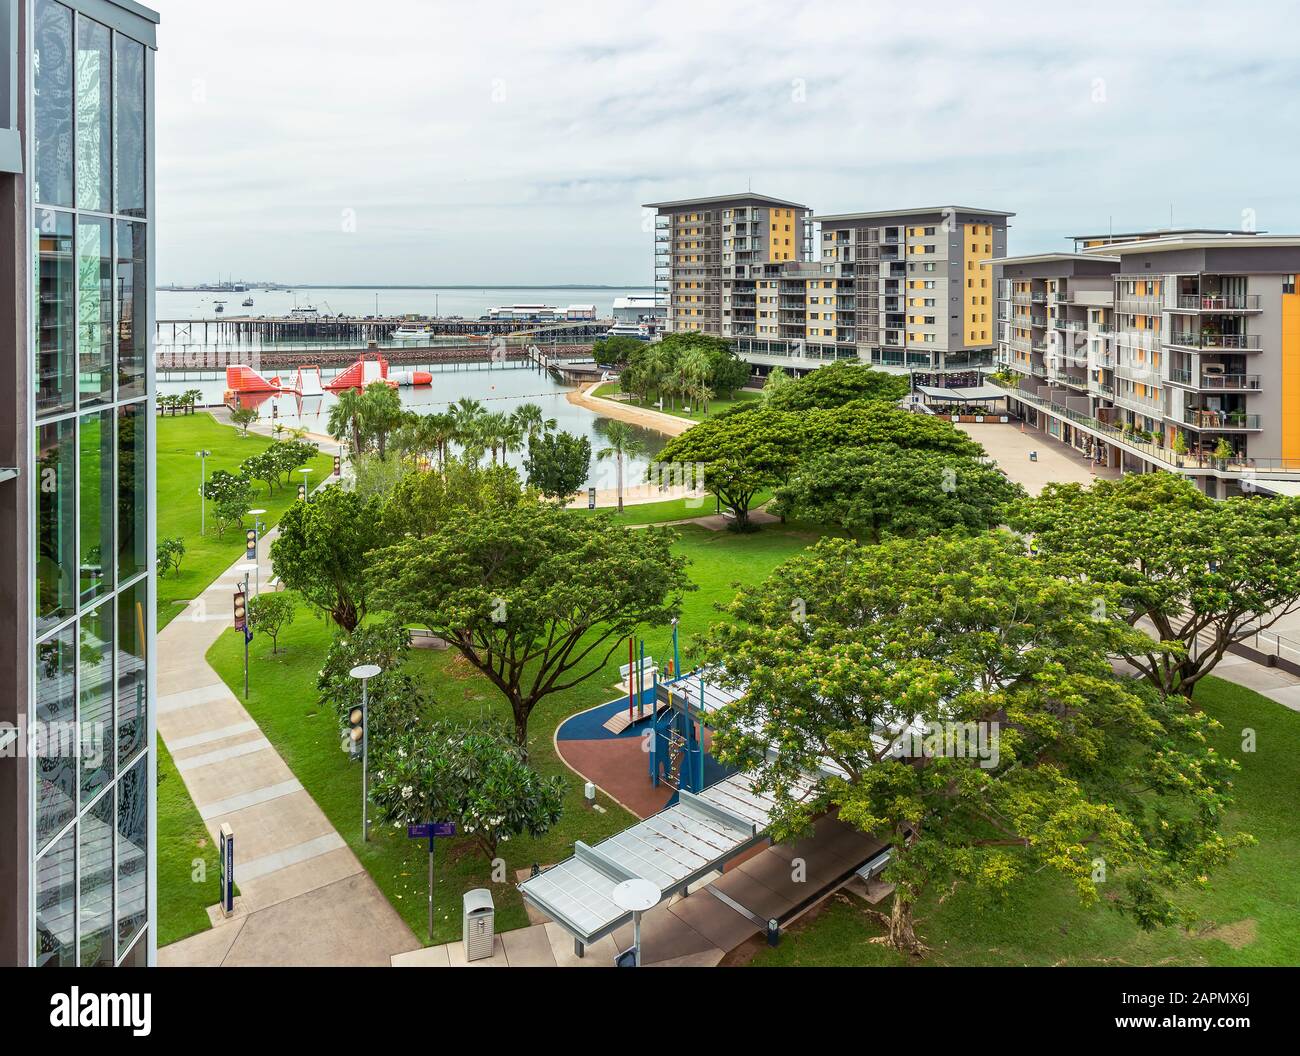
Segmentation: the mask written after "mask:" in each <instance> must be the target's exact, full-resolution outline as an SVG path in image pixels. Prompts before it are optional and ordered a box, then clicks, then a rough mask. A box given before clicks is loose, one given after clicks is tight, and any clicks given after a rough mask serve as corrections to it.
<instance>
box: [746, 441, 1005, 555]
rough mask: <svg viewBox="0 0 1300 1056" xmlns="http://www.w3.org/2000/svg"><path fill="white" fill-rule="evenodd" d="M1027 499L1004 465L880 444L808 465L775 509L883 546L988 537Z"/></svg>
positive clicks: (779, 492)
mask: <svg viewBox="0 0 1300 1056" xmlns="http://www.w3.org/2000/svg"><path fill="white" fill-rule="evenodd" d="M1024 494H1025V493H1024V489H1022V488H1021V487H1020V486H1019V485H1017V484H1013V483H1011V481H1009V480H1007V478H1006V475H1005V474H1004V473H1003V472H1002V471H1001V470H1000V469H998V468H997V467H996V466H990V465H985V464H984V463H983V462H980V461H979V460H978V459H975V458H971V457H970V456H968V455H953V454H940V453H938V452H935V451H927V450H924V449H920V450H907V449H905V448H898V447H894V446H893V445H892V444H874V445H872V446H870V447H850V448H844V449H842V450H840V451H835V452H831V453H829V454H823V455H816V456H814V457H812V458H811V459H809V460H808V461H807V462H805V463H802V464H801V465H800V466H799V469H798V470H797V471H796V472H795V473H794V475H793V476H792V477H791V478H790V480H789V482H788V483H787V484H785V485H783V486H782V487H780V488H778V489H777V492H776V500H775V501H774V502H773V504H772V507H771V508H772V512H774V513H779V514H781V515H782V516H789V517H797V518H801V519H804V520H810V521H815V522H817V523H818V524H831V525H835V526H836V527H838V528H842V529H843V530H844V531H846V532H848V533H850V534H851V535H853V536H854V537H855V538H859V539H865V540H867V541H869V542H873V543H878V542H880V541H881V540H882V539H883V538H886V537H891V536H903V537H907V536H918V535H934V534H936V533H938V532H943V531H947V530H949V529H957V530H960V531H963V532H982V531H986V530H987V529H989V528H993V527H996V526H997V525H998V524H1001V523H1002V518H1003V515H1004V511H1005V508H1006V506H1007V504H1008V503H1010V502H1011V501H1013V500H1015V499H1017V498H1023V497H1024Z"/></svg>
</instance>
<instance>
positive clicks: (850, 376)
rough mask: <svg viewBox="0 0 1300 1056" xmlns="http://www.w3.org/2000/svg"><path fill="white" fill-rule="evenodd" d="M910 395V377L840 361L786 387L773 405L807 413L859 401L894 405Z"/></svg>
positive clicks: (812, 372)
mask: <svg viewBox="0 0 1300 1056" xmlns="http://www.w3.org/2000/svg"><path fill="white" fill-rule="evenodd" d="M906 395H907V378H906V377H904V376H902V375H898V374H886V373H885V372H884V371H883V370H872V369H871V367H870V366H868V365H867V364H865V363H852V362H849V361H848V360H840V361H839V362H836V363H831V364H828V365H827V366H824V367H818V368H817V369H816V370H814V371H811V372H810V373H808V374H806V375H805V376H804V377H802V378H799V379H798V380H796V381H794V382H792V383H790V384H788V385H784V386H782V387H781V389H780V391H779V392H776V393H773V394H772V396H771V402H772V405H773V406H775V407H779V408H781V409H782V410H786V411H806V410H809V409H810V408H813V407H820V408H827V407H840V406H843V405H844V404H846V403H853V402H855V401H857V400H883V401H886V402H889V403H893V402H897V401H898V400H901V399H902V398H903V397H904V396H906Z"/></svg>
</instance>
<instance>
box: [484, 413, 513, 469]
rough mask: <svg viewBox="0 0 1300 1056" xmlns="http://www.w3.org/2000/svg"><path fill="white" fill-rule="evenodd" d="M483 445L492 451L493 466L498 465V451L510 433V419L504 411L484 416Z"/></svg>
mask: <svg viewBox="0 0 1300 1056" xmlns="http://www.w3.org/2000/svg"><path fill="white" fill-rule="evenodd" d="M481 421H482V424H483V443H484V444H486V445H487V446H488V447H490V448H491V449H492V464H493V465H496V461H497V451H499V450H500V449H501V448H502V447H503V446H504V445H505V440H506V434H507V433H508V432H509V431H510V419H509V418H508V417H506V415H505V413H504V412H503V411H493V412H492V413H491V414H485V415H483V417H482V419H481Z"/></svg>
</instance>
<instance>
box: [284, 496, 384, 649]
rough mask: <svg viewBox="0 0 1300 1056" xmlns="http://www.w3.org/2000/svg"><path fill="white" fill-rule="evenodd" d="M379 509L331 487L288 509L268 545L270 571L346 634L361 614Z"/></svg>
mask: <svg viewBox="0 0 1300 1056" xmlns="http://www.w3.org/2000/svg"><path fill="white" fill-rule="evenodd" d="M382 509H383V508H382V506H381V505H380V503H379V502H378V501H377V500H375V499H366V498H363V497H362V496H360V495H359V494H357V493H356V492H352V491H346V490H344V489H343V488H341V487H338V486H337V485H332V486H330V487H328V488H326V489H324V491H321V492H319V493H317V494H316V496H315V497H314V498H313V499H312V500H311V501H310V502H296V503H294V504H293V505H292V506H290V507H289V509H288V510H286V511H285V513H284V516H283V517H281V518H280V534H279V536H278V537H277V538H276V539H275V541H274V542H272V543H271V567H272V568H273V569H274V570H275V574H276V575H277V576H278V577H279V578H280V581H281V582H282V583H283V584H284V585H285V586H286V587H288V588H289V589H290V590H296V591H297V592H298V593H299V594H300V595H302V597H303V598H305V599H306V600H307V601H308V602H310V603H311V604H313V605H316V606H318V607H319V608H321V609H323V610H324V611H325V612H327V613H329V616H330V618H331V619H332V620H333V621H334V622H335V623H337V624H338V625H339V626H340V627H342V628H343V629H344V630H345V631H351V630H353V629H354V628H355V627H356V626H357V624H358V623H360V622H361V620H362V619H364V618H365V615H366V610H367V589H368V585H367V583H366V580H365V578H364V575H363V573H364V572H365V570H366V565H367V558H366V555H367V553H368V552H369V551H371V550H373V549H374V548H375V547H376V546H378V545H379V544H380V542H381V541H382V540H383V535H382V532H381V529H380V515H381V513H382Z"/></svg>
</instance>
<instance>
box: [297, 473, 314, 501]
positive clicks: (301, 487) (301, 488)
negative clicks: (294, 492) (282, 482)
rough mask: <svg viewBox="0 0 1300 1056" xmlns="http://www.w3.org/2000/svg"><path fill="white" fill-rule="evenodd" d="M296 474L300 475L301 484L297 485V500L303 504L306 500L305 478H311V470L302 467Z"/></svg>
mask: <svg viewBox="0 0 1300 1056" xmlns="http://www.w3.org/2000/svg"><path fill="white" fill-rule="evenodd" d="M298 472H299V473H301V474H302V483H301V484H300V485H298V498H299V499H302V500H303V501H304V502H305V501H306V499H307V478H308V477H309V476H311V468H310V467H308V466H304V467H303V468H302V469H300V470H298Z"/></svg>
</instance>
